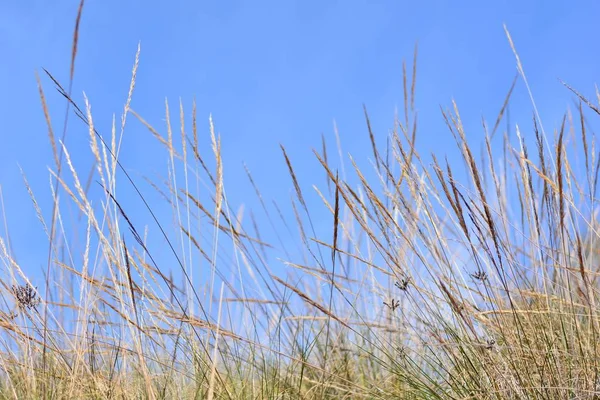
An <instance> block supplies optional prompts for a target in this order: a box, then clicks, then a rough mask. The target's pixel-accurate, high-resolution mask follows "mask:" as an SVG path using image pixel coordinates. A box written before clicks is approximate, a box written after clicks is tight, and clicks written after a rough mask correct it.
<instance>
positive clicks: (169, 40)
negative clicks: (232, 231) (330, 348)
mask: <svg viewBox="0 0 600 400" xmlns="http://www.w3.org/2000/svg"><path fill="white" fill-rule="evenodd" d="M77 6H78V1H57V2H48V1H42V0H37V1H36V0H30V1H22V0H4V1H2V2H0V51H1V54H2V61H1V62H0V138H1V141H0V143H1V146H0V185H1V187H2V194H3V199H4V209H5V211H6V225H7V226H8V230H9V232H10V237H11V241H12V247H13V249H14V254H15V256H16V258H17V259H18V260H19V262H20V263H21V264H22V265H23V266H24V267H25V268H26V269H29V268H32V270H35V271H39V270H40V269H42V270H43V269H45V265H46V257H47V242H46V239H45V236H44V233H43V230H42V227H41V225H40V224H39V222H38V220H37V218H36V215H35V212H34V210H33V207H32V206H31V202H30V200H29V197H28V194H27V191H26V189H25V186H24V185H23V182H22V178H21V174H20V171H19V166H21V167H22V168H23V170H24V172H25V173H26V175H27V177H28V180H29V182H30V184H31V186H32V189H33V190H34V192H35V193H36V196H37V197H38V201H39V202H40V205H41V207H42V210H43V212H44V215H45V216H46V218H47V219H48V221H50V216H51V211H52V203H51V192H50V188H49V174H48V167H52V166H53V161H52V153H51V148H50V145H49V140H48V136H47V128H46V124H45V121H44V116H43V113H42V110H41V107H40V100H39V97H38V92H37V88H36V80H35V72H36V71H37V72H38V73H40V75H41V78H42V82H43V83H44V87H45V90H46V94H47V96H48V103H49V107H50V112H51V115H52V121H53V124H54V129H55V132H56V134H57V136H60V134H61V132H62V123H63V118H64V111H65V102H64V100H63V99H61V97H60V96H59V95H57V94H56V92H55V91H54V90H53V87H52V84H51V82H50V81H49V79H47V77H45V76H43V72H42V68H46V69H47V70H49V71H50V72H51V73H52V74H54V75H55V76H56V77H57V78H58V79H59V80H60V81H61V82H63V83H64V84H66V83H67V81H68V74H69V64H70V54H71V43H72V35H73V28H74V22H75V16H76V12H77ZM599 12H600V3H598V2H593V1H577V2H559V1H548V0H545V1H528V2H522V1H494V2H485V1H467V2H460V3H457V2H444V1H427V2H419V1H410V2H408V1H252V2H249V1H247V2H242V1H229V2H217V1H171V2H163V1H161V2H159V1H148V0H147V1H123V0H118V1H117V0H102V1H93V0H88V1H87V2H86V4H85V8H84V11H83V16H82V21H81V28H80V38H79V52H78V56H77V61H76V71H75V80H74V87H73V97H74V98H75V99H76V100H77V101H78V102H79V103H81V104H83V101H82V99H83V96H82V93H83V92H85V93H86V95H87V97H88V98H89V99H90V102H91V104H92V111H93V115H94V119H95V123H96V127H97V128H98V130H99V131H100V132H103V133H104V134H105V135H107V134H108V133H109V132H110V126H111V120H112V116H113V114H116V118H117V121H118V120H119V119H120V113H121V112H122V109H123V104H124V102H125V99H126V96H127V91H128V88H129V80H130V76H131V68H132V65H133V61H134V57H135V52H136V49H137V46H138V43H141V49H142V50H141V59H140V66H139V70H138V79H137V85H136V91H135V94H134V98H133V102H132V108H133V109H134V110H135V111H136V112H137V113H139V114H140V115H141V116H143V117H144V118H145V119H146V120H147V121H148V122H150V123H151V124H152V125H154V126H155V127H156V128H157V129H159V130H160V132H161V133H163V134H165V129H164V126H165V125H164V118H165V111H164V104H165V99H168V100H169V102H170V104H171V108H172V119H173V121H174V129H178V124H177V122H176V121H177V115H178V111H177V106H178V102H179V99H181V101H182V102H183V105H184V108H185V110H186V112H187V113H188V115H189V112H190V111H191V104H192V100H193V99H194V98H195V99H196V102H197V113H198V123H199V127H200V135H201V136H202V137H203V142H202V143H203V146H204V147H203V151H204V153H203V154H204V155H205V156H206V158H207V159H211V158H212V153H211V150H210V147H209V130H208V116H209V114H212V116H213V118H214V122H215V125H216V129H217V131H218V132H219V133H220V134H221V138H222V152H223V160H224V164H225V184H226V190H227V196H228V199H229V201H230V203H231V204H232V205H233V206H234V207H237V206H239V205H240V204H242V203H243V204H246V205H247V207H256V205H257V202H256V199H255V197H254V194H253V191H252V190H251V187H250V185H249V184H248V182H247V179H246V178H245V174H244V170H243V163H245V164H246V165H247V166H248V168H249V169H250V170H251V171H252V173H253V175H254V177H255V179H256V181H257V184H258V185H259V186H260V188H261V190H262V192H263V195H264V196H265V198H267V199H276V200H277V201H279V202H280V203H287V202H288V200H289V197H290V195H291V193H292V191H293V186H292V183H291V181H290V179H289V176H288V173H287V170H286V168H285V164H284V163H283V158H282V156H281V152H280V150H279V144H280V143H281V144H283V145H285V146H286V147H287V149H288V152H289V155H290V157H291V159H292V162H293V163H294V166H295V168H296V169H297V170H298V171H300V173H299V176H300V182H301V184H302V185H303V187H305V188H306V190H310V185H311V184H313V183H318V184H319V185H320V186H321V187H324V183H325V181H324V179H323V173H322V170H321V169H320V167H319V166H318V163H317V162H316V160H315V158H314V156H313V155H312V152H311V149H312V148H313V147H314V148H317V149H320V147H321V134H323V135H324V136H325V138H326V140H327V142H328V145H329V146H330V152H331V153H333V149H334V146H335V137H334V134H333V126H334V120H335V121H336V124H337V127H338V129H339V132H340V135H341V138H342V146H343V149H344V151H345V152H348V153H351V154H353V155H354V157H355V158H356V159H358V160H359V162H360V163H361V165H366V166H368V162H369V159H370V158H371V157H372V153H371V149H370V145H369V141H368V134H367V130H366V124H365V120H364V116H363V111H362V104H363V103H364V104H365V105H366V106H367V108H368V110H369V113H370V117H371V122H372V125H373V127H374V131H375V133H376V135H377V141H378V142H379V143H383V141H384V140H385V135H386V134H387V133H388V132H389V130H390V129H391V128H392V127H393V121H394V113H395V110H396V109H398V110H402V104H403V103H402V99H403V94H402V61H403V60H407V62H408V65H410V62H411V61H412V56H413V49H414V47H415V44H416V43H417V42H418V46H419V59H418V71H417V91H416V96H417V101H416V108H417V111H418V113H419V131H420V133H419V136H418V138H417V145H418V149H419V151H420V152H421V153H423V154H429V153H431V152H434V153H436V154H437V155H438V156H439V157H440V158H443V156H444V155H445V154H448V155H449V159H450V161H451V162H452V160H453V156H452V155H453V154H454V155H456V154H457V152H456V150H455V145H454V141H453V138H452V136H451V134H450V133H449V132H448V130H447V129H446V127H445V125H444V122H443V119H442V117H441V113H440V106H442V107H450V106H451V101H452V99H454V100H456V102H457V104H458V106H459V109H460V111H461V115H462V117H463V120H464V122H465V126H466V128H467V135H468V137H469V140H470V141H471V143H472V144H473V145H474V146H476V147H477V148H479V145H480V144H481V142H482V140H483V131H482V129H481V118H482V117H485V118H486V119H487V120H488V121H489V124H490V125H493V122H494V121H495V118H496V115H497V113H498V111H499V109H500V107H501V105H502V103H503V100H504V97H505V95H506V93H507V91H508V89H509V87H510V84H511V82H512V80H513V78H514V76H515V73H516V64H515V59H514V56H513V54H512V51H511V49H510V46H509V44H508V41H507V39H506V36H505V33H504V30H503V24H506V25H507V27H508V29H509V30H510V32H511V35H512V37H513V40H514V41H515V44H516V46H517V49H518V51H519V53H520V57H521V60H522V62H523V65H524V68H525V72H526V74H527V76H528V79H529V83H530V86H531V89H532V91H533V94H534V96H535V99H536V102H537V106H538V109H539V111H540V114H541V117H542V120H543V122H544V127H545V129H546V131H547V132H549V133H551V132H552V131H553V130H554V129H555V128H557V127H558V126H559V124H560V121H561V119H562V116H563V113H564V112H565V111H566V109H567V107H568V106H571V105H572V104H573V103H572V101H573V95H572V94H570V93H569V92H568V91H567V90H566V89H565V88H564V87H563V86H561V84H560V83H559V81H558V79H559V78H560V79H562V80H564V81H565V82H567V83H569V84H570V85H572V86H573V87H575V88H577V89H579V90H580V91H581V92H582V93H584V94H586V95H588V96H591V97H593V95H594V87H595V86H594V85H595V84H596V83H597V75H596V74H597V71H600V56H599V55H598V52H597V51H596V48H595V46H594V44H593V43H594V38H595V37H596V36H597V16H598V15H600V14H599ZM510 110H511V122H512V123H513V124H516V123H519V124H521V125H522V126H524V127H525V128H523V131H525V132H531V130H530V127H531V113H532V106H531V103H530V100H529V98H528V95H527V92H526V91H525V88H524V85H523V84H522V82H519V84H518V85H517V88H516V91H515V95H514V97H513V102H512V103H511V109H510ZM129 118H130V119H129V122H128V126H127V128H126V130H125V136H124V138H123V147H122V151H121V162H122V163H123V164H124V166H125V167H126V168H127V170H128V171H129V172H130V173H131V174H132V176H133V177H134V179H136V180H137V181H138V182H140V185H141V186H142V188H143V189H144V191H145V192H146V193H150V192H151V189H150V188H149V186H148V185H145V184H144V183H143V182H142V177H143V176H150V177H152V176H156V175H154V174H161V175H162V176H165V174H166V168H167V161H168V160H167V154H166V153H165V152H164V151H162V150H161V149H160V146H157V145H156V141H155V140H154V139H153V138H152V137H151V135H150V134H149V132H148V131H147V129H145V128H144V127H143V126H142V125H141V124H140V123H139V122H137V121H135V119H134V118H132V117H131V116H130V117H129ZM188 126H189V122H188ZM66 142H67V146H68V148H69V150H70V152H71V154H72V155H73V158H74V161H75V163H76V165H77V166H81V168H82V172H81V174H82V176H83V177H84V178H85V177H87V173H88V171H89V166H90V165H91V155H90V153H89V136H88V133H87V129H86V128H85V127H84V126H83V124H82V123H81V122H80V121H78V120H76V118H73V117H71V118H70V122H69V130H68V134H67V139H66ZM348 166H349V163H348V161H347V160H346V167H348ZM121 183H124V181H123V180H121ZM96 193H97V194H98V192H96ZM155 199H158V198H155ZM121 200H122V201H124V202H126V203H127V205H128V206H129V207H128V210H129V212H130V214H132V215H133V216H134V218H139V219H140V220H142V221H145V223H150V222H149V221H150V220H149V217H148V215H147V214H144V213H143V210H142V209H141V207H140V204H139V201H138V200H137V199H135V198H121ZM98 201H99V200H98ZM138 213H139V214H138ZM161 216H162V218H165V219H167V220H168V218H169V216H168V214H161ZM3 222H4V221H3ZM259 222H260V221H259ZM327 224H330V222H327ZM2 231H4V228H2ZM2 236H5V234H4V232H3V233H2ZM33 280H34V281H35V282H36V283H38V284H41V283H42V279H41V277H39V278H34V279H33Z"/></svg>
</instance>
